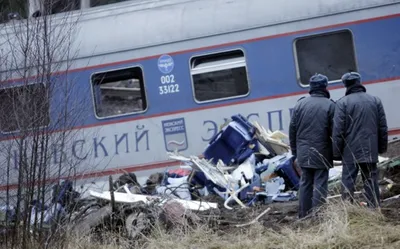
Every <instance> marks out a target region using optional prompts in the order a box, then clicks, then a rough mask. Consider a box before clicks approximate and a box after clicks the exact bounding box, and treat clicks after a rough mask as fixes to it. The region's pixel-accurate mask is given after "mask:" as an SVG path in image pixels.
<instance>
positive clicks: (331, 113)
mask: <svg viewBox="0 0 400 249" xmlns="http://www.w3.org/2000/svg"><path fill="white" fill-rule="evenodd" d="M335 107H336V105H335V103H334V102H332V103H331V105H330V106H329V113H328V119H329V120H328V125H329V137H330V138H332V130H333V118H334V115H335Z"/></svg>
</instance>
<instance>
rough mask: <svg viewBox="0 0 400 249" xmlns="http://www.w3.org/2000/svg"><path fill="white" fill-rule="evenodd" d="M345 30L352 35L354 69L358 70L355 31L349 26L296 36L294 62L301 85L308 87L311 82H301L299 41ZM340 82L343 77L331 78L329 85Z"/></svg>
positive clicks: (297, 79)
mask: <svg viewBox="0 0 400 249" xmlns="http://www.w3.org/2000/svg"><path fill="white" fill-rule="evenodd" d="M344 32H349V33H350V35H351V41H352V43H351V46H352V48H353V59H354V64H355V66H356V68H355V69H354V70H356V71H358V61H357V51H356V45H355V42H354V33H353V31H352V30H351V29H349V28H345V29H338V30H333V31H325V32H319V33H314V34H310V35H305V36H300V37H296V38H295V39H294V41H293V43H292V45H293V55H294V63H295V67H296V81H297V83H298V84H299V85H300V87H302V88H308V87H310V84H309V83H307V84H304V83H303V82H301V75H300V67H299V60H298V59H299V58H298V53H297V48H296V44H297V41H299V40H302V39H307V38H314V37H321V36H325V35H331V34H335V33H344ZM321 73H322V72H321ZM340 82H342V80H341V79H337V80H330V79H329V81H328V85H330V84H336V83H340Z"/></svg>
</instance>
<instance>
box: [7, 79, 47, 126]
mask: <svg viewBox="0 0 400 249" xmlns="http://www.w3.org/2000/svg"><path fill="white" fill-rule="evenodd" d="M0 99H1V101H0V128H1V131H2V132H13V131H21V130H24V129H34V128H40V127H46V126H48V125H49V123H50V114H49V98H48V93H47V87H46V86H45V85H44V84H39V83H36V84H29V85H23V86H17V87H10V88H3V89H0Z"/></svg>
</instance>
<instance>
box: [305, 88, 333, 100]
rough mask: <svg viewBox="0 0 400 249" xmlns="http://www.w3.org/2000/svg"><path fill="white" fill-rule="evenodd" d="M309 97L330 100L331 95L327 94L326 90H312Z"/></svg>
mask: <svg viewBox="0 0 400 249" xmlns="http://www.w3.org/2000/svg"><path fill="white" fill-rule="evenodd" d="M310 95H311V96H313V97H325V98H328V99H329V98H330V97H331V94H330V93H329V91H328V90H326V89H314V90H311V91H310Z"/></svg>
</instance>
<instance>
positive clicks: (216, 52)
mask: <svg viewBox="0 0 400 249" xmlns="http://www.w3.org/2000/svg"><path fill="white" fill-rule="evenodd" d="M237 51H241V52H242V53H243V58H244V67H245V70H246V80H247V86H248V91H247V93H246V94H242V95H237V96H231V97H225V98H218V99H211V100H204V101H199V100H198V99H197V98H196V90H195V86H194V80H193V75H196V74H193V73H192V70H193V67H192V61H193V59H196V58H199V57H204V56H210V55H219V54H223V53H229V52H237ZM221 61H222V60H221ZM236 63H237V62H236ZM232 64H235V63H232ZM188 65H189V76H190V82H191V84H192V97H193V100H194V101H195V102H196V103H197V104H207V103H212V102H218V101H224V100H231V99H238V98H245V97H247V96H249V95H250V92H251V82H250V77H249V67H248V65H247V55H246V51H245V49H244V48H242V47H237V48H231V49H224V50H218V51H212V52H207V53H204V52H203V53H195V54H192V55H191V56H190V58H189V61H188ZM218 67H219V68H221V67H222V68H224V69H232V68H239V67H223V66H216V68H218ZM214 68H215V67H214ZM199 71H202V70H199ZM204 71H206V72H215V71H218V70H214V71H207V70H204ZM203 73H204V72H203ZM197 74H201V73H197Z"/></svg>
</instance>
